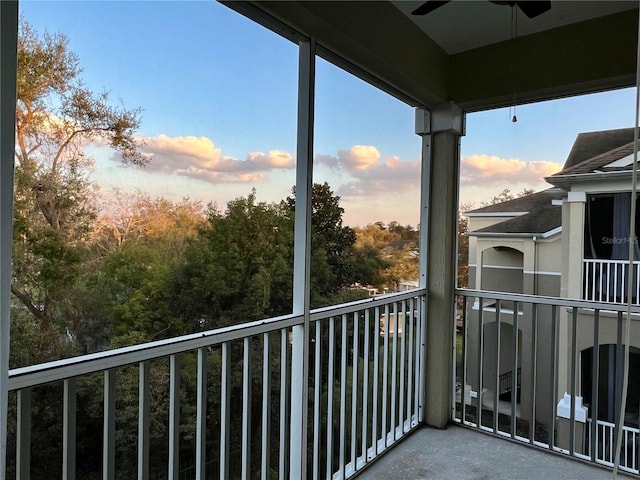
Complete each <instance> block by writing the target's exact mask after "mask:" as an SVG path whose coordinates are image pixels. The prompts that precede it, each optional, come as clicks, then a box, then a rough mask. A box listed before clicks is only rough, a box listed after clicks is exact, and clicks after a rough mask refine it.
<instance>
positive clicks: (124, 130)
mask: <svg viewBox="0 0 640 480" xmlns="http://www.w3.org/2000/svg"><path fill="white" fill-rule="evenodd" d="M80 73H81V70H80V68H79V62H78V58H77V56H76V55H75V54H74V53H73V52H71V51H70V50H69V49H68V39H67V38H66V37H65V36H64V35H58V34H56V35H50V34H47V33H45V34H43V35H41V36H40V35H38V33H37V32H36V31H35V30H34V29H33V28H32V27H31V26H30V25H29V24H28V23H27V22H25V21H24V20H22V21H21V22H20V30H19V38H18V68H17V106H16V154H15V159H16V169H15V205H14V209H15V223H14V252H13V258H14V262H15V267H14V281H13V284H12V287H11V291H12V293H13V294H14V296H15V298H16V299H17V300H18V301H20V302H21V303H22V304H23V305H24V306H25V307H26V308H27V309H28V311H29V312H31V314H32V315H33V316H34V317H35V318H36V319H37V320H38V321H39V322H40V323H41V325H42V326H43V327H44V328H57V329H60V328H63V327H67V326H68V324H67V325H65V324H64V320H63V319H64V318H67V319H71V320H70V322H71V324H73V326H74V328H76V329H79V328H80V323H81V322H80V321H79V318H78V317H77V315H76V313H77V312H76V309H75V306H74V305H73V300H72V298H71V297H70V296H69V294H68V292H69V291H70V290H71V289H72V287H73V284H74V281H75V279H77V278H78V277H79V276H80V275H81V274H82V271H83V269H84V268H86V265H87V263H88V262H89V261H90V260H91V258H90V256H89V245H88V240H89V235H90V232H91V231H92V228H93V225H94V222H95V220H96V216H97V211H96V204H95V198H96V195H97V192H96V187H95V185H93V184H92V182H91V181H90V180H89V177H88V167H90V165H91V163H92V159H91V158H90V157H88V156H87V155H86V153H85V151H84V148H83V147H84V145H86V144H87V142H103V143H106V144H107V145H109V146H110V147H111V148H113V149H115V150H116V151H118V152H119V153H120V155H121V157H122V160H123V161H124V162H126V163H131V164H136V165H144V164H145V163H146V162H147V161H148V159H147V158H146V157H144V156H143V155H142V153H141V152H140V150H139V148H138V145H137V143H136V140H135V138H134V132H135V130H136V129H137V128H138V126H139V113H140V112H139V110H128V109H126V108H124V107H115V106H112V105H110V104H109V98H108V94H107V93H106V92H102V93H99V94H96V93H94V92H91V91H90V90H88V89H87V88H85V87H84V86H83V84H82V81H81V78H80Z"/></svg>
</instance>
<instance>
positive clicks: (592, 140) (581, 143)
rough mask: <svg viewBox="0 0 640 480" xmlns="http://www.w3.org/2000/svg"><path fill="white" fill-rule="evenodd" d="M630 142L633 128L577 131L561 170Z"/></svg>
mask: <svg viewBox="0 0 640 480" xmlns="http://www.w3.org/2000/svg"><path fill="white" fill-rule="evenodd" d="M630 142H633V128H619V129H617V130H601V131H599V132H585V133H579V134H578V136H577V137H576V140H575V142H573V146H572V147H571V151H570V152H569V156H568V157H567V161H566V162H564V167H563V171H564V170H566V169H568V168H571V167H573V166H575V165H578V164H579V163H582V162H584V161H585V160H589V159H592V158H594V157H597V156H598V155H602V154H603V153H606V152H609V151H611V150H613V149H614V148H617V147H620V146H621V145H625V144H627V143H630Z"/></svg>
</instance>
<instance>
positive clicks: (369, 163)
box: [315, 145, 420, 197]
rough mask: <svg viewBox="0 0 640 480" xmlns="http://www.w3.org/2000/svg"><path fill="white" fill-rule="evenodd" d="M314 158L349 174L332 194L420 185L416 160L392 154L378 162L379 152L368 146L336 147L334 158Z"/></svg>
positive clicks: (360, 193) (386, 191) (394, 190)
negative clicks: (404, 158) (347, 178)
mask: <svg viewBox="0 0 640 480" xmlns="http://www.w3.org/2000/svg"><path fill="white" fill-rule="evenodd" d="M315 161H316V163H318V164H321V165H326V166H328V167H329V168H337V169H339V170H343V171H345V172H347V173H348V174H349V177H350V179H351V180H350V181H348V182H346V183H343V184H342V185H340V186H338V187H337V188H336V193H337V194H338V195H340V196H343V197H353V196H366V195H381V194H397V193H400V192H407V191H409V190H411V189H414V188H418V187H419V185H420V182H419V174H420V161H419V160H413V161H409V162H403V161H401V160H400V158H398V157H396V156H392V157H388V158H387V159H386V160H384V161H381V160H380V152H379V151H378V149H377V148H376V147H374V146H372V145H354V146H352V147H351V148H349V149H348V150H345V149H340V150H338V153H337V156H335V157H333V156H330V155H317V156H316V158H315Z"/></svg>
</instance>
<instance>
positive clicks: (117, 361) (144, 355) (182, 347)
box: [9, 289, 424, 391]
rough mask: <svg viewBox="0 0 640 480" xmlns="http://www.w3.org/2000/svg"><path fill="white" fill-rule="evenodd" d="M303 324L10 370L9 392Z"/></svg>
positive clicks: (327, 310)
mask: <svg viewBox="0 0 640 480" xmlns="http://www.w3.org/2000/svg"><path fill="white" fill-rule="evenodd" d="M423 293H424V290H420V289H416V290H409V291H406V292H397V293H391V294H387V295H382V296H379V297H372V298H366V299H364V300H358V301H355V302H350V303H345V304H339V305H334V306H329V307H322V308H318V309H315V310H312V311H311V312H310V321H312V322H315V321H318V320H322V319H324V318H327V317H332V316H339V315H343V314H348V313H353V312H355V311H358V310H361V309H363V308H374V307H377V306H383V305H385V304H387V303H393V302H397V301H402V300H404V299H408V298H413V297H416V296H420V295H422V294H423ZM303 323H304V316H303V315H294V314H289V315H282V316H279V317H272V318H267V319H263V320H256V321H253V322H247V323H241V324H237V325H232V326H229V327H222V328H217V329H213V330H208V331H205V332H198V333H192V334H188V335H182V336H179V337H173V338H167V339H164V340H156V341H154V342H148V343H142V344H139V345H132V346H129V347H122V348H117V349H112V350H105V351H102V352H95V353H90V354H87V355H82V356H77V357H71V358H65V359H62V360H56V361H53V362H46V363H40V364H37V365H30V366H27V367H21V368H16V369H12V370H10V371H9V391H14V390H19V389H22V388H29V387H33V386H36V385H42V384H46V383H51V382H56V381H60V380H64V379H67V378H73V377H78V376H81V375H88V374H91V373H96V372H101V371H104V370H110V369H112V368H116V367H122V366H125V365H131V364H135V363H140V362H145V361H148V360H154V359H157V358H162V357H166V356H169V355H173V354H178V353H184V352H188V351H191V350H196V349H198V348H202V347H210V346H214V345H219V344H222V343H225V342H231V341H234V340H240V339H243V338H245V337H252V336H256V335H261V334H263V333H269V332H273V331H277V330H281V329H283V328H289V327H293V326H296V325H301V324H303Z"/></svg>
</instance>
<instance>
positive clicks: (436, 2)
mask: <svg viewBox="0 0 640 480" xmlns="http://www.w3.org/2000/svg"><path fill="white" fill-rule="evenodd" d="M450 1H451V0H429V1H428V2H424V3H423V4H422V5H420V6H419V7H418V8H416V9H415V10H414V11H413V12H411V15H426V14H427V13H431V12H433V11H434V10H435V9H436V8H440V7H441V6H443V5H446V4H447V3H449V2H450Z"/></svg>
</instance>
